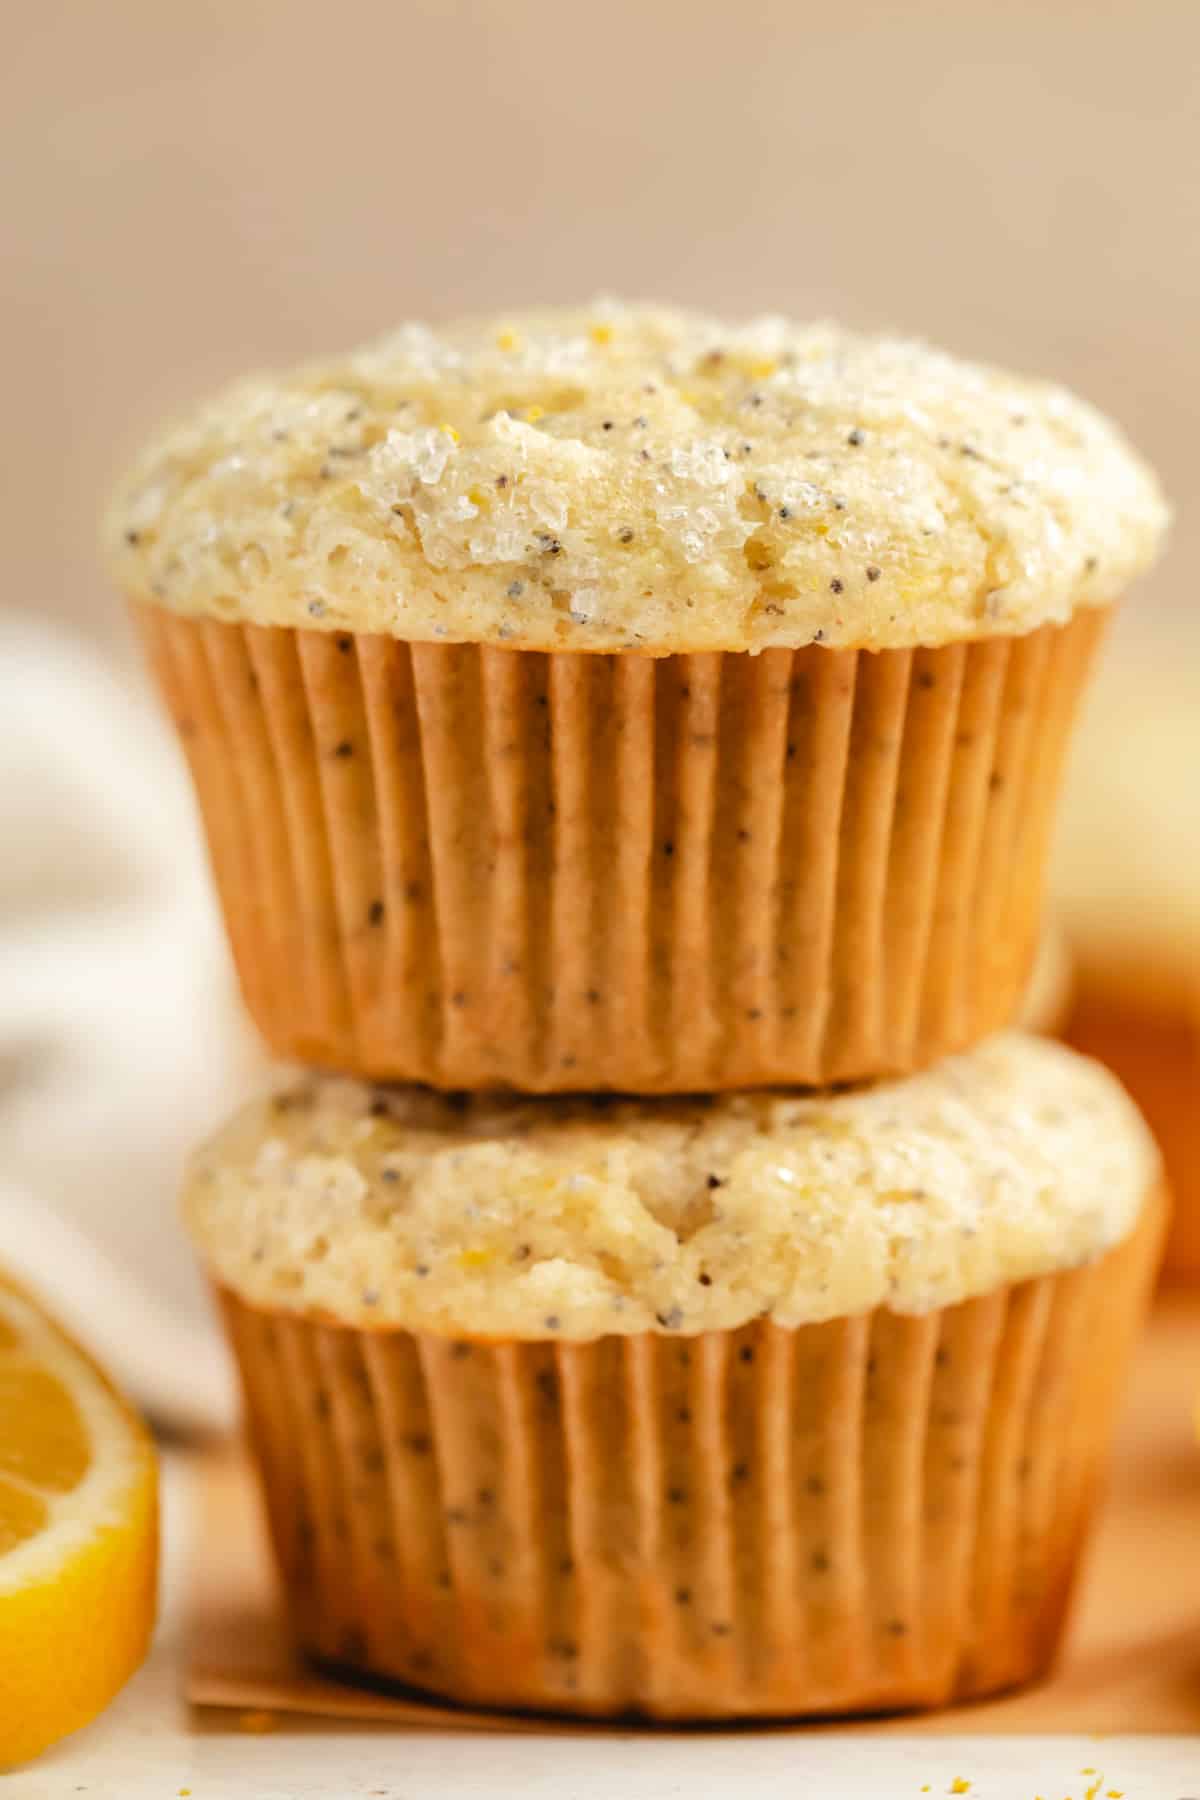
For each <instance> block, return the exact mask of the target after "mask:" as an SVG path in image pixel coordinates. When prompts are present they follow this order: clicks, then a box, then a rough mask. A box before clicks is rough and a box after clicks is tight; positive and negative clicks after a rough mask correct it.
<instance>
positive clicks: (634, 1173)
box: [185, 1033, 1158, 1341]
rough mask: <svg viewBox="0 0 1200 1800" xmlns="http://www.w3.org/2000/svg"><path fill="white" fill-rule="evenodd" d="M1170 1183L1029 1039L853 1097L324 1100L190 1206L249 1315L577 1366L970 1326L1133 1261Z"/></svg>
mask: <svg viewBox="0 0 1200 1800" xmlns="http://www.w3.org/2000/svg"><path fill="white" fill-rule="evenodd" d="M1157 1166H1158V1165H1157V1155H1156V1152H1155V1150H1154V1148H1153V1144H1152V1141H1151V1139H1150V1137H1149V1133H1148V1132H1147V1130H1146V1128H1145V1126H1144V1124H1143V1123H1142V1121H1141V1118H1140V1116H1139V1115H1138V1113H1137V1111H1136V1109H1135V1108H1134V1106H1133V1104H1132V1102H1131V1101H1129V1100H1128V1099H1127V1098H1126V1096H1125V1094H1124V1093H1123V1092H1122V1090H1121V1089H1120V1087H1119V1086H1118V1084H1117V1083H1116V1081H1115V1080H1114V1079H1113V1077H1112V1076H1110V1075H1109V1074H1108V1073H1107V1072H1106V1071H1104V1070H1103V1069H1101V1068H1100V1066H1099V1065H1098V1064H1094V1063H1091V1062H1089V1061H1087V1060H1086V1059H1084V1058H1082V1057H1078V1056H1076V1055H1074V1054H1073V1053H1071V1052H1070V1051H1067V1050H1064V1049H1063V1048H1061V1047H1060V1046H1058V1045H1055V1044H1052V1043H1049V1042H1044V1041H1042V1040H1039V1039H1035V1038H1029V1037H1025V1036H1022V1035H1020V1034H1017V1033H1010V1034H1005V1035H1002V1036H1000V1037H997V1038H992V1039H990V1040H988V1041H987V1042H986V1043H985V1044H983V1045H982V1046H980V1047H979V1048H977V1049H976V1050H974V1051H972V1052H971V1053H969V1054H968V1055H965V1056H960V1057H955V1058H952V1059H950V1060H948V1061H946V1062H944V1063H942V1064H941V1065H939V1066H938V1067H937V1068H936V1069H934V1070H932V1071H928V1072H926V1073H923V1074H921V1075H917V1076H914V1077H912V1078H910V1079H909V1080H907V1081H902V1082H896V1083H892V1084H889V1085H887V1086H884V1087H879V1088H873V1089H869V1090H864V1091H861V1092H855V1093H844V1094H840V1095H822V1096H808V1097H806V1096H798V1095H794V1094H786V1095H785V1094H779V1093H767V1094H757V1095H737V1096H729V1097H726V1098H723V1099H717V1100H712V1101H707V1102H706V1101H699V1100H688V1101H679V1100H670V1101H646V1100H642V1101H630V1100H618V1101H612V1100H589V1099H578V1098H576V1099H562V1100H548V1099H545V1098H542V1099H538V1100H536V1101H528V1100H520V1099H514V1098H508V1099H498V1098H496V1097H495V1096H478V1097H474V1098H468V1097H467V1096H454V1095H450V1096H445V1095H435V1094H433V1093H431V1092H429V1091H426V1090H413V1089H408V1090H383V1089H374V1088H370V1087H367V1086H364V1085H362V1084H359V1083H352V1082H348V1081H344V1080H338V1079H334V1078H314V1077H310V1078H306V1079H305V1080H303V1081H301V1082H299V1083H297V1084H295V1085H293V1086H291V1087H288V1088H285V1089H283V1090H282V1091H280V1092H278V1093H276V1094H274V1095H272V1096H268V1097H266V1098H264V1099H262V1100H260V1101H258V1102H256V1103H254V1104H252V1105H251V1106H249V1107H247V1108H246V1109H245V1110H244V1111H243V1112H242V1113H240V1114H239V1115H238V1116H237V1117H236V1118H235V1119H234V1121H233V1122H232V1123H231V1124H230V1125H229V1126H227V1127H226V1128H225V1129H224V1130H223V1131H222V1132H221V1133H220V1134H219V1135H218V1136H217V1137H216V1138H214V1139H213V1140H212V1142H211V1143H210V1144H209V1145H208V1146H207V1147H206V1148H205V1149H204V1150H202V1151H201V1152H200V1153H199V1154H198V1155H197V1157H196V1158H195V1159H194V1161H193V1164H192V1167H191V1170H190V1173H189V1177H188V1181H187V1186H186V1194H185V1206H186V1211H187V1215H188V1220H189V1224H190V1227H191V1230H192V1232H193V1234H194V1236H195V1238H196V1240H197V1243H198V1245H199V1247H200V1250H201V1254H202V1256H203V1258H204V1260H205V1261H206V1263H207V1265H208V1267H209V1270H210V1272H211V1273H212V1275H213V1277H214V1278H215V1279H216V1280H217V1281H218V1282H219V1283H220V1284H222V1285H223V1286H225V1287H227V1288H229V1289H231V1290H232V1291H233V1292H235V1293H237V1294H238V1295H239V1296H240V1297H241V1298H242V1299H243V1300H245V1301H247V1302H249V1303H250V1304H251V1305H258V1306H262V1307H266V1308H269V1309H272V1310H276V1311H285V1312H286V1311H294V1312H297V1313H304V1314H307V1315H310V1316H315V1317H319V1318H325V1319H328V1320H332V1321H335V1322H340V1323H345V1324H352V1325H356V1326H360V1327H366V1328H372V1327H378V1328H385V1327H402V1328H405V1329H407V1330H411V1331H423V1332H430V1333H435V1334H442V1335H447V1336H454V1335H459V1336H463V1337H484V1338H486V1337H494V1338H508V1337H515V1338H521V1339H550V1340H554V1339H561V1340H576V1341H580V1340H590V1339H594V1338H597V1337H602V1336H605V1335H608V1334H620V1335H627V1334H633V1333H638V1332H647V1331H648V1332H658V1333H668V1334H674V1333H681V1334H693V1333H697V1332H701V1331H712V1330H723V1329H730V1328H734V1327H737V1326H740V1325H743V1324H745V1323H747V1322H749V1321H751V1320H754V1319H757V1318H764V1317H768V1318H770V1319H772V1320H773V1321H774V1322H775V1323H776V1324H778V1325H782V1326H789V1327H790V1326H798V1325H803V1324H808V1323H815V1322H819V1321H822V1320H826V1319H831V1318H838V1317H844V1316H848V1315H855V1314H858V1313H862V1312H865V1311H867V1310H869V1309H870V1308H872V1307H876V1306H886V1307H887V1308H889V1309H890V1310H892V1311H895V1312H899V1313H922V1312H927V1311H930V1310H933V1309H935V1308H938V1307H943V1306H950V1305H954V1304H956V1303H958V1302H959V1301H962V1300H965V1299H969V1298H972V1297H974V1296H976V1295H979V1294H983V1293H988V1292H991V1291H992V1290H994V1289H996V1288H998V1287H1001V1286H1004V1285H1005V1284H1007V1283H1011V1282H1017V1281H1023V1280H1026V1279H1029V1278H1031V1277H1034V1276H1038V1275H1043V1274H1048V1273H1051V1272H1054V1271H1057V1270H1059V1269H1065V1268H1070V1267H1073V1266H1076V1265H1077V1264H1080V1263H1083V1262H1086V1261H1087V1260H1089V1259H1090V1258H1092V1257H1094V1256H1096V1255H1098V1254H1099V1253H1101V1252H1102V1251H1104V1250H1106V1249H1108V1248H1110V1247H1111V1246H1112V1245H1113V1244H1115V1243H1117V1242H1119V1241H1120V1240H1121V1239H1122V1238H1123V1237H1125V1236H1126V1235H1127V1234H1128V1233H1129V1231H1130V1230H1131V1229H1132V1227H1133V1225H1134V1224H1135V1222H1136V1220H1137V1217H1138V1214H1139V1211H1140V1209H1141V1207H1142V1205H1143V1203H1144V1201H1145V1200H1146V1197H1147V1194H1148V1192H1149V1190H1150V1188H1151V1186H1152V1185H1153V1183H1154V1181H1155V1179H1156V1175H1157Z"/></svg>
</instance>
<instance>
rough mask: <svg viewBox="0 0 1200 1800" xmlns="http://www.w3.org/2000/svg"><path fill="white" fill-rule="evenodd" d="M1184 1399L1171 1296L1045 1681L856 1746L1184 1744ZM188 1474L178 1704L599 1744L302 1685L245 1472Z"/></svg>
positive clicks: (1188, 1420)
mask: <svg viewBox="0 0 1200 1800" xmlns="http://www.w3.org/2000/svg"><path fill="white" fill-rule="evenodd" d="M1197 1396H1200V1295H1196V1296H1180V1295H1177V1296H1171V1297H1168V1298H1167V1299H1166V1300H1164V1301H1163V1302H1162V1303H1161V1304H1160V1306H1159V1309H1158V1311H1157V1313H1156V1315H1155V1317H1154V1319H1153V1320H1152V1322H1151V1325H1150V1327H1149V1329H1148V1330H1147V1333H1146V1335H1145V1337H1144V1339H1143V1341H1142V1345H1141V1348H1140V1350H1139V1353H1138V1357H1137V1361H1136V1364H1135V1368H1134V1371H1133V1375H1132V1379H1131V1383H1130V1388H1129V1392H1128V1397H1127V1404H1126V1407H1125V1411H1124V1416H1123V1422H1122V1427H1121V1431H1120V1436H1119V1442H1118V1446H1117V1450H1116V1455H1115V1458H1114V1464H1113V1475H1112V1481H1111V1485H1110V1490H1109V1495H1108V1498H1107V1501H1106V1503H1105V1506H1104V1508H1103V1512H1102V1515H1101V1517H1100V1520H1099V1524H1098V1529H1097V1532H1096V1535H1095V1537H1094V1539H1093V1542H1092V1546H1091V1550H1090V1552H1089V1555H1088V1558H1087V1562H1086V1564H1085V1568H1084V1574H1083V1579H1082V1582H1081V1586H1080V1590H1079V1594H1078V1600H1077V1606H1076V1615H1075V1619H1074V1624H1073V1629H1072V1631H1071V1633H1070V1637H1069V1641H1068V1645H1067V1649H1066V1652H1065V1654H1064V1656H1063V1658H1062V1660H1061V1663H1060V1666H1059V1669H1058V1672H1057V1673H1056V1675H1055V1676H1054V1678H1053V1679H1052V1680H1051V1681H1049V1682H1048V1683H1046V1684H1045V1685H1043V1686H1041V1687H1039V1688H1036V1689H1033V1690H1031V1691H1029V1692H1027V1693H1023V1694H1017V1695H1012V1696H1008V1697H1006V1698H1004V1699H1001V1700H997V1701H991V1702H988V1703H986V1704H984V1705H980V1706H972V1707H965V1708H959V1709H956V1710H954V1711H953V1712H949V1713H943V1714H940V1715H936V1716H931V1717H920V1718H906V1719H897V1720H888V1721H878V1722H870V1723H865V1724H862V1725H857V1726H856V1727H855V1731H856V1734H863V1735H866V1736H875V1735H878V1734H881V1733H883V1734H905V1733H906V1734H910V1735H911V1734H914V1733H915V1734H919V1735H929V1734H934V1733H936V1734H944V1733H947V1732H952V1733H954V1734H956V1735H958V1734H963V1733H976V1732H979V1733H989V1734H992V1733H1035V1732H1036V1733H1059V1732H1084V1733H1088V1732H1103V1733H1106V1734H1107V1733H1111V1732H1131V1733H1132V1732H1164V1733H1168V1732H1171V1733H1173V1732H1182V1733H1191V1732H1200V1445H1198V1444H1197V1441H1196V1437H1195V1434H1194V1430H1193V1415H1194V1413H1195V1410H1196V1400H1197ZM196 1475H197V1478H198V1490H199V1504H200V1507H201V1516H200V1519H199V1521H198V1525H199V1529H198V1531H197V1533H196V1551H195V1555H194V1558H193V1562H192V1568H191V1579H190V1582H189V1590H190V1599H189V1605H188V1620H187V1643H188V1648H187V1669H186V1681H185V1691H186V1695H187V1698H188V1699H189V1700H190V1701H192V1702H193V1704H195V1705H197V1706H201V1707H222V1708H229V1707H236V1708H267V1709H270V1710H271V1711H272V1712H276V1713H292V1714H305V1715H310V1716H312V1717H314V1718H326V1719H340V1720H364V1721H365V1720H370V1721H377V1722H384V1723H390V1724H393V1725H396V1726H404V1727H419V1728H424V1729H436V1730H442V1731H446V1730H458V1731H463V1730H469V1729H483V1730H489V1731H492V1732H495V1731H497V1730H504V1731H512V1732H524V1733H530V1732H532V1733H536V1734H541V1735H546V1734H558V1735H560V1734H562V1733H564V1732H565V1733H571V1734H580V1735H591V1736H604V1735H606V1733H609V1732H610V1729H611V1728H608V1727H604V1726H590V1725H577V1726H572V1725H569V1724H563V1725H546V1724H543V1723H541V1722H530V1721H527V1720H524V1721H516V1720H512V1719H507V1718H501V1717H499V1716H498V1715H495V1714H487V1713H468V1712H460V1711H456V1710H453V1709H450V1708H447V1707H440V1706H437V1705H431V1704H425V1703H422V1702H420V1701H415V1700H406V1699H398V1698H393V1697H391V1696H385V1695H379V1694H374V1693H370V1692H366V1691H363V1690H359V1689H355V1688H351V1687H343V1686H341V1685H339V1684H337V1683H335V1682H332V1681H328V1680H326V1679H324V1678H322V1677H320V1676H319V1675H317V1674H315V1673H314V1672H312V1671H311V1670H309V1669H307V1668H306V1667H305V1665H304V1664H303V1663H302V1662H301V1661H300V1660H299V1659H298V1658H297V1657H296V1655H295V1653H294V1652H293V1650H292V1649H291V1646H290V1644H289V1642H288V1638H287V1634H286V1631H285V1630H284V1628H283V1624H282V1619H281V1617H280V1611H279V1607H278V1605H277V1601H276V1596H275V1592H274V1583H273V1577H272V1573H271V1568H270V1563H269V1559H268V1555H267V1550H266V1544H265V1538H264V1532H263V1528H262V1522H261V1518H260V1515H259V1510H258V1504H257V1495H256V1492H255V1489H254V1486H253V1483H252V1480H251V1476H250V1471H249V1468H248V1465H247V1464H246V1462H245V1461H244V1460H243V1459H242V1457H241V1456H240V1455H239V1454H237V1453H233V1452H230V1451H229V1450H228V1449H223V1450H218V1451H213V1452H210V1453H209V1454H208V1455H207V1456H205V1457H204V1458H203V1459H202V1460H201V1462H200V1464H199V1467H198V1468H197V1471H196ZM790 1729H800V1730H804V1731H808V1732H810V1733H811V1732H812V1731H813V1729H814V1728H813V1727H811V1726H809V1727H799V1728H790ZM822 1729H824V1730H826V1731H833V1730H836V1729H838V1728H837V1727H836V1726H828V1727H824V1728H822Z"/></svg>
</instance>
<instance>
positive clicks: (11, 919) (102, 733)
mask: <svg viewBox="0 0 1200 1800" xmlns="http://www.w3.org/2000/svg"><path fill="white" fill-rule="evenodd" d="M261 1062H262V1059H261V1053H260V1052H259V1050H258V1049H257V1048H256V1046H255V1044H254V1042H253V1040H252V1038H251V1035H250V1031H249V1027H248V1026H247V1025H246V1023H245V1022H244V1020H243V1018H242V1015H241V1013H240V1010H239V1006H238V1001H237V996H236V989H235V984H234V979H233V974H232V970H231V967H230V963H229V959H228V955H227V952H226V949H225V944H224V940H223V937H222V934H221V930H220V925H219V920H218V918H217V912H216V905H215V901H214V898H213V894H212V889H211V883H210V881H209V877H208V872H207V868H206V866H205V859H204V852H203V847H202V843H201V839H200V835H199V828H198V825H197V822H196V819H195V815H194V809H193V804H192V799H191V795H190V792H189V789H188V784H187V779H186V774H185V772H184V770H183V768H182V765H181V760H180V758H179V756H178V754H177V752H176V749H175V746H174V743H173V741H172V739H171V736H170V733H169V727H168V726H167V724H166V722H165V721H164V720H162V719H161V718H160V717H159V715H158V713H157V711H156V709H155V706H154V704H153V702H152V700H151V698H150V696H149V694H148V692H147V690H146V687H145V684H144V683H143V681H142V679H141V677H140V674H137V673H132V674H131V673H129V672H127V671H124V672H123V671H120V670H118V669H117V668H116V667H115V666H110V665H109V664H108V663H106V662H105V661H104V660H103V659H102V658H101V656H100V655H99V654H98V653H97V652H94V651H92V650H91V649H89V648H88V647H86V646H85V645H84V644H83V643H81V642H80V641H77V640H75V639H73V638H72V637H70V636H69V635H67V634H66V633H65V632H63V631H61V630H59V629H57V628H55V627H52V626H50V625H49V624H47V623H45V622H44V621H42V620H39V619H37V618H35V617H32V616H29V615H23V614H19V613H13V612H3V611H0V1265H3V1266H6V1267H7V1268H9V1270H10V1271H12V1272H14V1273H15V1274H16V1275H17V1276H18V1277H19V1278H20V1279H23V1280H25V1281H26V1282H28V1284H29V1285H30V1286H31V1287H33V1288H34V1289H36V1290H37V1291H38V1292H39V1293H40V1294H41V1295H42V1296H43V1297H44V1298H45V1299H46V1301H47V1302H48V1303H49V1304H50V1305H51V1306H52V1307H53V1308H54V1309H55V1310H56V1311H57V1313H58V1314H59V1316H60V1318H61V1320H62V1322H63V1323H64V1324H66V1325H67V1326H68V1328H69V1329H70V1330H72V1331H73V1332H74V1334H75V1335H76V1336H77V1337H78V1338H79V1339H80V1340H81V1341H82V1342H83V1343H84V1344H85V1345H87V1346H88V1347H89V1348H91V1349H93V1350H94V1351H95V1353H96V1354H97V1355H98V1356H99V1357H100V1358H101V1359H102V1361H103V1362H104V1363H105V1366H106V1367H108V1368H109V1369H110V1370H111V1372H112V1373H113V1374H114V1376H115V1377H116V1378H117V1379H118V1380H119V1381H121V1382H122V1383H123V1384H124V1385H125V1386H127V1388H128V1389H129V1390H130V1391H131V1392H132V1393H133V1395H134V1397H135V1398H137V1399H139V1400H141V1401H142V1403H143V1404H144V1405H145V1406H146V1407H147V1408H148V1409H149V1410H150V1411H151V1412H152V1414H153V1415H154V1416H155V1417H156V1419H158V1420H160V1421H161V1422H162V1423H164V1424H166V1425H168V1426H173V1427H177V1428H179V1429H187V1430H191V1429H196V1428H198V1427H208V1426H219V1425H221V1424H223V1423H224V1422H225V1421H226V1420H228V1419H229V1418H230V1416H231V1414H232V1399H231V1396H232V1385H231V1380H230V1373H229V1367H228V1363H227V1361H226V1357H225V1353H224V1349H223V1346H222V1344H221V1341H220V1338H219V1335H218V1333H217V1331H216V1329H215V1327H214V1325H213V1322H212V1319H211V1317H210V1314H209V1311H208V1306H207V1301H206V1298H205V1296H204V1293H203V1289H202V1286H201V1283H200V1281H199V1279H198V1277H197V1275H196V1273H195V1271H194V1268H193V1265H192V1261H191V1257H190V1255H189V1252H188V1249H187V1245H186V1242H185V1240H184V1237H183V1233H182V1230H181V1228H180V1225H179V1222H178V1219H177V1216H176V1203H175V1195H176V1191H177V1188H178V1182H179V1172H180V1168H181V1165H182V1162H183V1159H184V1157H185V1155H186V1154H187V1152H188V1150H189V1148H190V1147H191V1145H192V1144H193V1143H194V1142H195V1141H196V1139H197V1138H198V1137H200V1136H201V1135H202V1134H203V1133H204V1132H205V1131H207V1130H209V1129H210V1128H211V1127H212V1126H213V1125H214V1124H215V1123H216V1122H217V1121H218V1119H219V1118H220V1117H221V1115H222V1114H223V1113H225V1112H227V1111H228V1110H229V1109H230V1108H231V1107H232V1106H234V1105H235V1104H236V1103H237V1101H238V1099H239V1098H240V1097H242V1096H243V1095H244V1094H245V1092H246V1091H247V1089H248V1088H250V1087H252V1086H253V1084H254V1081H255V1079H256V1078H261Z"/></svg>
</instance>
